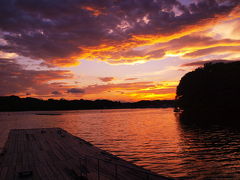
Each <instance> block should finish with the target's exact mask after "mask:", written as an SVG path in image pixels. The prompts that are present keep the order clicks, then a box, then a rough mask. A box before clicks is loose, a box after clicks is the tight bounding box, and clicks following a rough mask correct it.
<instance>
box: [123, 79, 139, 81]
mask: <svg viewBox="0 0 240 180" xmlns="http://www.w3.org/2000/svg"><path fill="white" fill-rule="evenodd" d="M137 79H138V78H127V79H125V80H126V81H133V80H137Z"/></svg>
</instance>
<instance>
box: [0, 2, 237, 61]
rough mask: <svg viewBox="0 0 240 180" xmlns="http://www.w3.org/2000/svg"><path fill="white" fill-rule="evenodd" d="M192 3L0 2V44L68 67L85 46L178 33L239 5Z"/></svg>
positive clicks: (156, 54) (136, 41)
mask: <svg viewBox="0 0 240 180" xmlns="http://www.w3.org/2000/svg"><path fill="white" fill-rule="evenodd" d="M195 2H196V3H192V4H190V5H188V6H185V5H183V4H181V3H180V2H178V1H177V0H141V1H136V0H116V1H113V0H69V1H65V0H51V1H47V0H38V1H31V0H1V1H0V30H1V31H2V34H3V38H4V39H5V40H6V41H7V43H8V44H7V45H4V46H3V45H2V46H1V47H0V48H1V49H2V50H3V51H7V52H16V53H18V54H20V55H23V56H27V57H31V58H33V59H44V60H45V61H46V63H50V64H57V65H68V64H73V63H76V61H77V60H78V57H79V55H81V54H82V53H84V52H85V51H88V50H89V47H96V46H100V45H107V46H108V47H111V46H114V47H115V48H120V46H118V45H119V44H121V43H125V46H124V47H122V49H124V48H125V49H126V47H127V48H129V47H132V46H133V45H137V44H139V43H143V42H142V40H139V41H138V40H136V39H135V37H136V36H142V35H162V36H170V35H172V34H176V33H178V32H183V30H184V29H185V28H186V27H192V26H193V25H196V24H198V23H199V24H201V23H206V22H208V20H209V21H210V20H212V19H214V18H217V17H219V16H224V15H228V13H230V12H231V11H232V10H233V8H234V7H236V6H237V5H238V4H239V1H233V0H232V1H231V0H222V1H217V0H204V1H199V2H197V1H195ZM223 2H225V3H223ZM134 39H135V40H134ZM126 43H129V44H128V46H126ZM86 49H87V50H86ZM122 49H121V50H122ZM162 53H163V52H154V54H152V56H154V57H155V56H159V55H162ZM101 55H102V54H101ZM99 56H100V55H96V54H95V55H94V57H92V58H99ZM84 57H85V56H84ZM113 57H114V56H113ZM103 59H104V58H103ZM128 61H129V60H128Z"/></svg>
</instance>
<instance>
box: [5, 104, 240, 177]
mask: <svg viewBox="0 0 240 180" xmlns="http://www.w3.org/2000/svg"><path fill="white" fill-rule="evenodd" d="M35 113H36V112H13V113H12V112H11V113H8V112H1V113H0V147H2V146H3V144H4V141H5V140H6V138H7V134H8V131H9V129H12V128H40V127H61V128H64V129H65V130H67V131H69V132H70V133H72V134H74V135H76V136H79V137H80V138H83V139H85V140H87V141H89V142H91V143H93V144H95V145H96V146H98V147H100V148H102V149H105V150H108V151H110V152H111V153H113V154H115V155H118V156H120V157H122V158H124V159H126V160H129V161H131V162H134V163H135V164H137V165H140V166H144V167H145V168H147V169H150V170H152V171H154V172H157V173H159V174H162V175H165V176H169V177H175V178H183V179H185V178H187V177H188V178H190V179H191V178H192V179H207V178H208V179H211V178H213V179H218V178H227V179H239V178H240V153H239V152H240V131H238V130H235V129H233V128H226V127H219V126H215V127H211V128H210V127H208V128H196V127H190V126H187V125H183V124H181V123H180V122H179V120H178V117H177V115H176V114H174V113H173V109H171V108H168V109H121V110H78V111H57V112H55V113H61V114H62V115H59V116H50V115H41V116H39V115H35ZM37 113H39V112H37ZM41 113H44V112H41ZM46 113H47V112H46ZM50 113H54V112H50Z"/></svg>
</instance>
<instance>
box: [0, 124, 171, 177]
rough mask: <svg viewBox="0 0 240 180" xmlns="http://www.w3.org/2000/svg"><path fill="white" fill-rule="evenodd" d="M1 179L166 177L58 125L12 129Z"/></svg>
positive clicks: (1, 164)
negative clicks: (56, 126) (115, 154)
mask: <svg viewBox="0 0 240 180" xmlns="http://www.w3.org/2000/svg"><path fill="white" fill-rule="evenodd" d="M0 179H1V180H7V179H11V180H12V179H36V180H38V179H43V180H50V179H63V180H65V179H66V180H68V179H79V180H161V179H163V180H164V179H168V178H165V177H163V176H160V175H157V174H155V173H152V172H150V171H148V170H146V169H143V168H141V167H138V166H136V165H134V164H131V163H130V162H127V161H125V160H123V159H121V158H118V157H117V156H114V155H112V154H110V153H108V152H106V151H103V150H101V149H99V148H97V147H95V146H93V145H92V144H90V143H89V142H86V141H84V140H83V139H80V138H78V137H75V136H73V135H72V134H70V133H68V132H67V131H65V130H63V129H60V128H47V129H14V130H11V131H10V132H9V135H8V139H7V142H6V143H5V147H4V148H3V150H2V152H1V154H0Z"/></svg>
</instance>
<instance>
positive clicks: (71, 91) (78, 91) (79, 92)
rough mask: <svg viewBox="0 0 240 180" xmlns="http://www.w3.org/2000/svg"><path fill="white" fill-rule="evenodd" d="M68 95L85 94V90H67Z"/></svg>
mask: <svg viewBox="0 0 240 180" xmlns="http://www.w3.org/2000/svg"><path fill="white" fill-rule="evenodd" d="M67 93H73V94H83V93H85V90H84V89H79V88H71V89H69V90H67Z"/></svg>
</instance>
